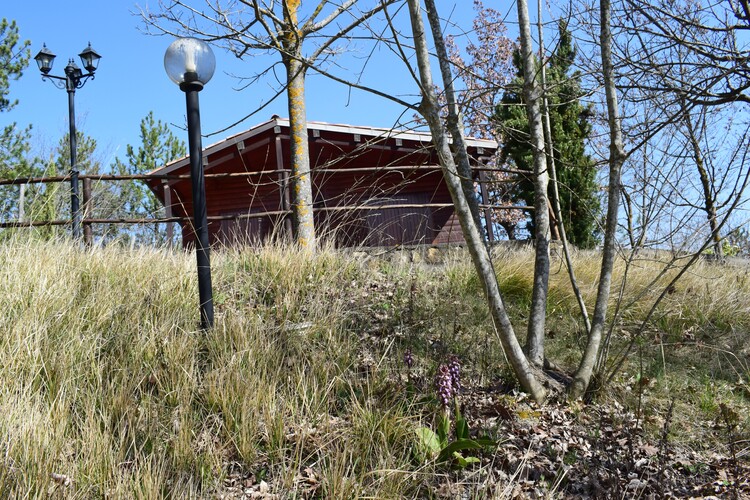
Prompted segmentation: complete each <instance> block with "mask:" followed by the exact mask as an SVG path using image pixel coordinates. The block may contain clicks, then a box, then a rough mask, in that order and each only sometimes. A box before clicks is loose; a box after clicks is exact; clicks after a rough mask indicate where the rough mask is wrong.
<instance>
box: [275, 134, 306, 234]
mask: <svg viewBox="0 0 750 500" xmlns="http://www.w3.org/2000/svg"><path fill="white" fill-rule="evenodd" d="M276 169H277V170H278V171H279V184H280V185H279V198H280V200H279V201H281V209H282V210H284V211H287V214H286V215H284V230H285V232H286V237H287V238H288V240H287V241H294V234H292V219H291V216H290V214H289V213H288V211H289V210H291V207H292V202H291V198H290V195H289V173H287V172H285V171H284V157H283V151H282V147H281V137H279V136H278V135H277V136H276ZM311 175H312V174H311Z"/></svg>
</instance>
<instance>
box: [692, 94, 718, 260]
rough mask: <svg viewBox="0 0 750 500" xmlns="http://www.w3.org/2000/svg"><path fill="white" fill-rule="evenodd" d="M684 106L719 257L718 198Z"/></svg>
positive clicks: (715, 251) (705, 205)
mask: <svg viewBox="0 0 750 500" xmlns="http://www.w3.org/2000/svg"><path fill="white" fill-rule="evenodd" d="M683 106H685V107H686V109H685V112H684V115H683V120H684V122H685V128H687V131H688V140H689V141H690V146H691V147H692V149H693V161H694V162H695V167H696V168H697V169H698V176H699V177H700V180H701V187H702V188H703V211H704V212H706V218H707V219H708V226H709V228H710V229H711V237H712V239H713V245H712V246H713V247H714V254H715V255H716V256H717V257H721V255H722V248H721V234H719V230H718V226H719V223H718V221H717V216H716V199H715V196H714V192H713V190H712V189H711V181H710V179H709V177H708V171H707V170H706V165H705V162H704V160H703V152H702V151H701V146H700V144H699V142H698V134H696V132H695V127H694V126H693V122H692V121H691V119H690V113H689V112H688V110H687V106H686V104H683Z"/></svg>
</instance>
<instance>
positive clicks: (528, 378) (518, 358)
mask: <svg viewBox="0 0 750 500" xmlns="http://www.w3.org/2000/svg"><path fill="white" fill-rule="evenodd" d="M408 4H409V14H410V17H411V25H412V31H413V33H414V44H415V50H416V55H417V63H418V66H419V77H420V82H421V91H422V102H421V104H420V108H419V109H420V113H421V114H422V116H424V118H425V120H426V121H427V124H428V125H429V127H430V132H431V133H432V139H433V142H434V145H435V149H436V150H437V154H438V156H439V158H440V164H441V166H442V169H443V176H444V178H445V181H446V184H447V185H448V189H449V190H450V193H451V197H452V199H453V204H454V206H455V210H456V214H457V215H458V218H459V221H460V222H461V228H462V230H463V234H464V239H465V240H466V244H467V247H468V249H469V253H470V254H471V258H472V261H473V262H474V267H475V268H476V271H477V273H478V275H479V278H480V280H481V281H482V286H483V288H484V292H485V295H486V297H487V302H488V305H489V306H490V312H491V314H492V318H493V321H494V323H495V327H496V328H497V330H498V333H499V336H500V341H501V343H502V345H503V350H504V352H505V354H506V356H507V357H508V361H509V362H510V364H511V366H512V368H513V370H514V372H515V374H516V376H517V377H518V381H519V383H520V384H521V387H522V388H523V389H524V390H525V391H527V392H528V393H529V394H530V395H531V397H533V398H534V400H536V401H538V402H541V401H543V400H544V397H545V393H546V391H545V389H544V387H543V386H542V384H541V383H540V382H539V380H538V379H537V377H536V375H535V373H534V368H533V367H532V365H531V364H530V363H529V362H528V360H527V359H526V356H525V355H524V353H523V349H521V345H520V344H519V342H518V339H517V338H516V336H515V332H514V331H513V325H512V324H511V322H510V319H509V318H508V314H507V312H506V310H505V305H504V304H503V300H502V297H501V296H500V289H499V287H498V284H497V278H496V276H495V270H494V268H493V266H492V261H491V260H490V255H489V251H488V250H487V246H486V245H485V244H484V238H483V237H482V234H481V232H480V230H479V226H478V225H477V223H476V222H475V218H474V215H473V214H472V211H471V208H470V206H469V202H468V200H467V199H466V195H465V193H464V190H463V187H462V183H461V179H460V177H459V173H458V169H457V167H456V163H455V162H454V160H453V154H452V152H451V150H450V146H449V143H448V137H447V132H446V130H445V128H444V127H443V124H442V120H441V118H440V113H439V106H438V102H437V98H436V96H435V91H434V87H433V84H432V76H431V69H430V62H429V51H428V47H427V40H426V36H425V28H424V23H423V21H422V15H421V11H420V5H419V0H408ZM433 8H434V5H433ZM435 43H436V44H441V43H443V40H435Z"/></svg>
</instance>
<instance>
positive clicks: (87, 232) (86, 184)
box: [0, 166, 533, 245]
mask: <svg viewBox="0 0 750 500" xmlns="http://www.w3.org/2000/svg"><path fill="white" fill-rule="evenodd" d="M404 168H408V169H409V170H435V169H439V167H437V166H409V167H403V166H398V167H360V168H346V169H332V168H316V169H314V172H315V173H327V174H336V173H352V172H360V173H364V172H373V173H378V172H380V173H382V172H384V171H389V170H404ZM474 170H475V171H477V172H479V176H478V177H479V179H477V180H476V182H477V183H478V184H479V185H480V190H481V193H482V197H483V198H484V199H485V200H487V199H488V198H489V196H488V188H487V185H489V184H492V183H497V182H516V181H497V180H489V179H488V178H487V176H486V172H487V171H491V170H494V169H492V168H488V167H474ZM507 171H508V172H510V173H522V172H519V171H516V170H510V169H509V170H507ZM269 173H271V172H270V171H268V170H262V171H253V172H231V173H230V172H225V173H205V174H204V176H205V177H206V178H207V179H223V178H235V177H239V178H242V177H244V178H249V177H253V176H260V175H268V174H269ZM272 173H276V174H278V173H279V171H278V170H274V171H273V172H272ZM284 173H286V174H289V173H290V171H289V170H288V169H286V170H284ZM523 173H525V172H523ZM78 178H79V179H80V180H81V182H82V185H83V189H82V193H81V195H82V196H81V198H82V199H81V212H82V213H83V214H84V217H83V218H82V219H81V225H82V227H83V239H84V243H85V244H88V245H90V244H92V243H93V231H92V228H91V226H92V225H93V224H105V225H106V224H167V229H166V231H167V240H168V241H172V240H173V237H174V223H179V224H183V223H189V222H190V221H191V220H192V218H190V217H177V216H174V215H173V214H172V213H171V206H170V205H171V203H170V202H169V200H165V202H166V203H165V205H166V206H165V210H166V213H165V216H164V217H148V218H95V217H87V216H85V215H86V214H89V213H92V212H93V207H94V202H95V200H94V196H93V193H92V186H91V184H92V181H112V182H122V181H130V182H133V181H145V180H150V179H158V180H161V181H162V182H164V183H166V182H167V181H170V180H180V179H189V178H190V175H189V174H183V175H170V174H135V175H113V174H97V175H88V174H80V175H79V176H78ZM69 181H70V175H62V176H49V177H25V178H16V179H0V186H22V187H23V186H27V185H29V184H54V183H64V182H69ZM22 189H23V188H22ZM167 191H168V190H167ZM22 204H23V203H21V205H22ZM452 206H453V205H452V204H450V203H424V204H372V203H367V204H364V203H360V204H357V205H340V206H331V207H315V208H314V209H313V210H314V211H315V212H337V211H350V210H364V211H368V210H382V209H394V208H399V209H400V208H403V209H410V208H414V209H418V208H431V209H439V208H448V207H452ZM479 208H480V210H482V211H483V214H484V217H485V219H486V223H487V225H488V228H490V227H491V218H492V217H491V212H492V211H493V210H515V209H521V210H533V207H529V206H524V205H514V206H508V205H493V204H487V203H483V204H480V206H479ZM22 213H23V212H22ZM290 214H291V211H290V210H275V211H265V212H252V213H247V214H232V215H214V216H209V217H208V221H209V222H211V221H222V220H235V221H237V220H242V219H252V218H263V217H271V216H275V217H279V216H283V217H287V216H289V215H290ZM69 224H70V225H72V220H71V219H59V220H16V221H2V222H0V229H7V228H22V227H44V226H64V225H69ZM488 233H489V238H490V241H493V240H494V236H493V231H492V230H489V231H488Z"/></svg>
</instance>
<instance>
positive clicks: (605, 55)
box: [570, 0, 625, 398]
mask: <svg viewBox="0 0 750 500" xmlns="http://www.w3.org/2000/svg"><path fill="white" fill-rule="evenodd" d="M599 9H600V12H599V15H600V22H601V26H600V30H601V31H600V44H601V54H602V76H603V78H604V91H605V93H606V97H607V122H608V125H609V141H610V143H609V189H608V191H609V192H608V196H607V225H606V228H605V230H604V247H603V249H602V267H601V270H600V272H599V287H598V289H597V293H596V305H595V306H594V317H593V319H592V321H591V330H590V331H589V336H588V342H587V344H586V350H585V351H584V353H583V357H582V358H581V363H580V365H579V366H578V370H577V371H576V373H575V375H574V376H573V384H572V385H571V387H570V395H571V397H573V398H578V397H581V396H582V395H583V394H584V392H586V389H588V387H589V384H590V383H591V376H592V374H593V371H594V365H595V364H596V360H597V356H598V353H599V348H600V346H601V340H602V332H603V330H604V323H605V321H606V318H607V305H608V302H609V290H610V286H611V283H612V269H613V267H614V261H615V243H616V242H615V235H616V231H617V214H618V210H619V207H620V193H621V190H620V176H621V171H622V165H623V163H624V162H625V148H624V146H623V139H622V129H621V126H620V113H619V110H618V104H617V89H616V87H615V72H614V66H613V64H612V32H611V30H610V21H611V4H610V0H600V4H599Z"/></svg>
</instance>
